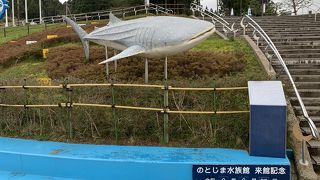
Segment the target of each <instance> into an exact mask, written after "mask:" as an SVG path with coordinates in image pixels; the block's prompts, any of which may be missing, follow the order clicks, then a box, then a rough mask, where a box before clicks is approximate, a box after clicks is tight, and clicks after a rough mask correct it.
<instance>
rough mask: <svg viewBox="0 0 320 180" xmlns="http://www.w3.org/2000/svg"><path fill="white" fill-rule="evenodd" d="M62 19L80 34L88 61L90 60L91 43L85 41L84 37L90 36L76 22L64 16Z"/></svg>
mask: <svg viewBox="0 0 320 180" xmlns="http://www.w3.org/2000/svg"><path fill="white" fill-rule="evenodd" d="M62 18H63V19H64V20H65V21H66V22H67V23H68V24H69V25H70V26H71V27H72V28H73V30H74V31H75V32H76V33H77V34H78V36H79V37H80V39H81V42H82V45H83V49H84V54H85V57H86V60H89V41H87V40H85V39H84V37H85V36H86V35H87V34H88V33H87V32H86V31H85V30H84V29H82V28H81V27H80V26H79V25H78V24H77V23H76V22H74V21H72V20H71V19H70V18H68V17H67V16H62Z"/></svg>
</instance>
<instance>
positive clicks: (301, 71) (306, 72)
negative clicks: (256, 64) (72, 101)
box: [275, 67, 320, 87]
mask: <svg viewBox="0 0 320 180" xmlns="http://www.w3.org/2000/svg"><path fill="white" fill-rule="evenodd" d="M275 70H276V71H277V73H279V74H285V72H284V70H283V68H280V69H277V68H275ZM289 72H290V74H291V75H320V69H299V68H297V69H296V68H294V67H293V68H289ZM319 87H320V86H319Z"/></svg>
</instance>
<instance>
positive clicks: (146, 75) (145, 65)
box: [144, 58, 149, 84]
mask: <svg viewBox="0 0 320 180" xmlns="http://www.w3.org/2000/svg"><path fill="white" fill-rule="evenodd" d="M144 70H145V72H144V82H145V83H146V84H148V83H149V63H148V59H147V58H146V59H145V63H144Z"/></svg>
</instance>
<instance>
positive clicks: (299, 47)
mask: <svg viewBox="0 0 320 180" xmlns="http://www.w3.org/2000/svg"><path fill="white" fill-rule="evenodd" d="M260 48H261V49H265V48H266V46H261V47H260ZM276 48H277V49H278V51H280V50H304V49H320V45H281V44H279V45H278V46H276Z"/></svg>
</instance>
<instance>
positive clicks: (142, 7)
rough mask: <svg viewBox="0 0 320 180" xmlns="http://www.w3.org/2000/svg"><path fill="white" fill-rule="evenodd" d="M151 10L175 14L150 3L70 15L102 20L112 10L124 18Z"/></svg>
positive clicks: (47, 19)
mask: <svg viewBox="0 0 320 180" xmlns="http://www.w3.org/2000/svg"><path fill="white" fill-rule="evenodd" d="M150 11H153V12H155V14H157V15H158V14H159V13H162V14H173V10H171V9H166V8H164V7H161V6H159V5H156V4H152V3H150V4H149V6H146V5H140V6H133V7H127V8H117V9H110V10H105V11H96V12H89V13H79V14H70V15H68V17H71V18H72V19H74V20H76V21H88V20H93V19H97V20H101V19H107V18H108V17H109V14H110V12H112V13H113V14H115V15H121V16H122V17H123V18H124V17H126V15H127V14H131V15H134V16H136V15H137V14H138V13H140V12H143V13H144V14H147V13H149V12H150ZM30 22H31V23H40V18H33V19H30ZM41 22H43V23H47V24H48V23H57V22H63V19H62V16H60V15H58V16H48V17H43V18H42V21H41Z"/></svg>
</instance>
